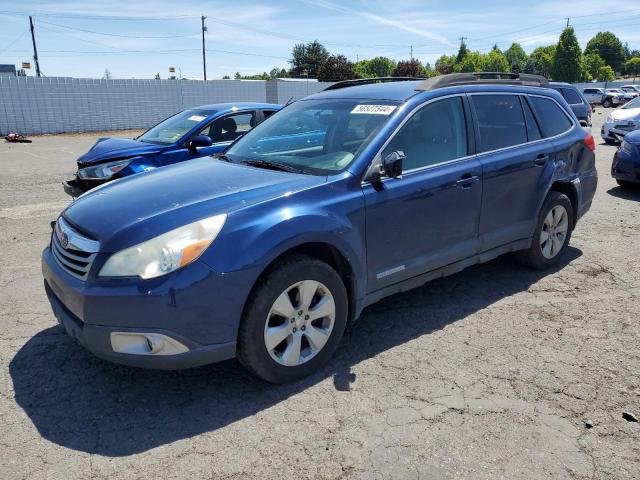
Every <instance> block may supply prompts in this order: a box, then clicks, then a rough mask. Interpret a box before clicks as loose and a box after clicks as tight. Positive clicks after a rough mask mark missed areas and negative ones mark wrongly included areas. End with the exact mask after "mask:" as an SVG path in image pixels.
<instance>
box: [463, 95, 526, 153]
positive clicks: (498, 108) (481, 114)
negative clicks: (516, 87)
mask: <svg viewBox="0 0 640 480" xmlns="http://www.w3.org/2000/svg"><path fill="white" fill-rule="evenodd" d="M471 98H472V99H473V106H474V109H475V112H476V117H477V120H478V129H479V131H480V147H481V151H483V152H489V151H491V150H498V149H500V148H505V147H511V146H513V145H521V144H523V143H526V142H527V128H526V126H525V123H524V115H523V113H522V106H521V105H520V98H519V96H518V95H472V97H471Z"/></svg>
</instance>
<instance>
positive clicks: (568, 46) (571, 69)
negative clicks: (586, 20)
mask: <svg viewBox="0 0 640 480" xmlns="http://www.w3.org/2000/svg"><path fill="white" fill-rule="evenodd" d="M551 73H552V75H553V79H554V80H557V81H559V82H569V83H572V82H577V81H578V80H580V77H581V76H582V50H581V49H580V45H579V44H578V39H577V38H576V34H575V32H574V30H573V27H567V28H565V29H564V31H563V32H562V34H561V35H560V40H559V41H558V47H557V48H556V54H555V56H554V57H553V67H552V69H551Z"/></svg>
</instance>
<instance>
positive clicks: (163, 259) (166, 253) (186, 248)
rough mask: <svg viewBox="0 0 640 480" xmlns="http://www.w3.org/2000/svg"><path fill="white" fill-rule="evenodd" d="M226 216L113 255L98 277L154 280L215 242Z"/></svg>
mask: <svg viewBox="0 0 640 480" xmlns="http://www.w3.org/2000/svg"><path fill="white" fill-rule="evenodd" d="M226 219H227V214H226V213H223V214H221V215H216V216H215V217H210V218H205V219H204V220H200V221H198V222H194V223H191V224H189V225H185V226H184V227H180V228H176V229H175V230H171V231H170V232H167V233H164V234H162V235H160V236H158V237H155V238H152V239H151V240H147V241H146V242H142V243H140V244H138V245H134V246H133V247H129V248H126V249H125V250H121V251H120V252H118V253H115V254H113V255H112V256H111V257H110V258H109V260H107V261H106V263H105V264H104V265H103V266H102V268H101V269H100V273H98V276H100V277H135V276H138V277H141V278H145V279H147V278H155V277H159V276H161V275H166V274H167V273H170V272H173V271H174V270H178V269H179V268H182V267H184V266H185V265H188V264H189V263H191V262H193V261H194V260H196V259H197V258H198V257H199V256H200V255H201V254H202V252H204V251H205V250H206V249H207V247H208V246H209V245H211V242H213V241H214V240H215V238H216V237H217V236H218V233H220V230H221V229H222V226H223V225H224V222H225V220H226Z"/></svg>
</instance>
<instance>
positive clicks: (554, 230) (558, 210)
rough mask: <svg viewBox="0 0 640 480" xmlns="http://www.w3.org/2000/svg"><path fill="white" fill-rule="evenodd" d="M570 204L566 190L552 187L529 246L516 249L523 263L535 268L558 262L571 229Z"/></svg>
mask: <svg viewBox="0 0 640 480" xmlns="http://www.w3.org/2000/svg"><path fill="white" fill-rule="evenodd" d="M573 227H574V224H573V206H572V205H571V200H569V197H567V196H566V195H565V194H563V193H560V192H555V191H551V192H550V193H549V195H548V196H547V199H546V200H545V201H544V204H543V205H542V209H541V210H540V215H539V217H538V224H537V226H536V230H535V232H534V234H533V240H532V242H531V247H529V248H528V249H527V250H523V251H522V252H519V254H518V258H519V260H520V261H521V262H522V263H524V264H525V265H527V266H529V267H531V268H535V269H537V270H544V269H546V268H550V267H553V266H555V265H557V264H558V263H559V262H560V261H561V259H562V256H563V255H564V253H565V251H566V249H567V247H568V246H569V241H570V240H571V233H572V232H573Z"/></svg>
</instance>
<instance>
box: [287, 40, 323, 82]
mask: <svg viewBox="0 0 640 480" xmlns="http://www.w3.org/2000/svg"><path fill="white" fill-rule="evenodd" d="M328 58H329V52H328V51H327V49H326V48H324V46H323V45H322V44H321V43H320V42H319V41H318V40H314V41H313V42H310V43H307V44H304V43H299V44H296V45H294V46H293V51H292V52H291V60H289V63H290V64H291V76H293V77H301V76H309V77H316V76H317V75H318V70H319V69H320V67H321V66H322V65H323V64H324V62H326V61H327V59H328Z"/></svg>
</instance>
